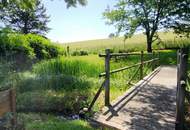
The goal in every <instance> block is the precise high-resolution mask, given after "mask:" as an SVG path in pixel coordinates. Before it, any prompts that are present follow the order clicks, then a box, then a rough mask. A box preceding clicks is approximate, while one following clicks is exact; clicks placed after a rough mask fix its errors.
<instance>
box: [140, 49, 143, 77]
mask: <svg viewBox="0 0 190 130" xmlns="http://www.w3.org/2000/svg"><path fill="white" fill-rule="evenodd" d="M143 64H144V63H143V51H141V64H140V79H142V78H143Z"/></svg>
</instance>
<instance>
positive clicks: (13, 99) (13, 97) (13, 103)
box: [10, 89, 17, 127]
mask: <svg viewBox="0 0 190 130" xmlns="http://www.w3.org/2000/svg"><path fill="white" fill-rule="evenodd" d="M10 100H11V112H12V114H13V118H12V125H13V126H14V127H16V124H17V120H16V89H11V90H10Z"/></svg>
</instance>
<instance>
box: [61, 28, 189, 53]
mask: <svg viewBox="0 0 190 130" xmlns="http://www.w3.org/2000/svg"><path fill="white" fill-rule="evenodd" d="M159 35H160V38H161V40H162V41H163V42H162V43H161V44H159V45H158V44H157V43H156V42H155V43H154V44H153V48H165V47H166V48H167V47H175V46H177V45H178V43H179V42H180V46H181V43H182V44H183V43H184V39H182V38H180V37H177V35H175V34H174V33H172V32H167V33H166V32H160V33H159ZM182 41H183V42H182ZM176 43H177V44H176ZM185 43H187V39H185ZM188 44H190V42H189V40H188ZM64 46H65V47H66V46H69V47H70V50H71V52H73V51H76V50H78V51H80V50H85V51H88V52H91V53H99V52H102V51H104V50H105V49H106V48H110V49H113V51H116V52H118V51H119V50H126V51H139V50H146V37H145V35H143V34H138V35H134V36H133V37H132V38H129V39H126V40H125V41H124V38H123V37H118V38H109V39H98V40H89V41H80V42H72V43H67V44H64Z"/></svg>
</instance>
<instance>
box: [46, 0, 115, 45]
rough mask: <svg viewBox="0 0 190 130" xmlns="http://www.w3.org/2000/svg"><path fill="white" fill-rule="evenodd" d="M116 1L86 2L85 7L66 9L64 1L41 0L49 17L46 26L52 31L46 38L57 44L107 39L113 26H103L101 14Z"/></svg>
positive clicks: (89, 0)
mask: <svg viewBox="0 0 190 130" xmlns="http://www.w3.org/2000/svg"><path fill="white" fill-rule="evenodd" d="M116 2H117V1H116V0H88V5H87V6H85V7H81V6H77V8H69V9H67V8H66V5H65V3H64V0H53V1H52V0H43V3H44V4H45V7H46V8H47V14H49V15H50V17H51V18H50V20H51V22H50V23H49V24H48V26H49V27H50V28H51V29H52V30H51V31H50V32H49V33H48V34H47V37H48V38H50V39H51V40H53V41H58V42H74V41H82V40H91V39H101V38H107V37H108V35H109V34H110V33H111V32H115V29H114V27H113V26H108V25H106V24H105V19H103V16H102V13H103V12H104V11H105V9H106V8H107V6H108V5H109V6H113V5H114V4H115V3H116Z"/></svg>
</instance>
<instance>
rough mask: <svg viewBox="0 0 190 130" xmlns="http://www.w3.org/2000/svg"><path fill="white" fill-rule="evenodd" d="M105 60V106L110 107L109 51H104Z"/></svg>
mask: <svg viewBox="0 0 190 130" xmlns="http://www.w3.org/2000/svg"><path fill="white" fill-rule="evenodd" d="M105 52H106V58H105V106H109V105H110V49H106V51H105Z"/></svg>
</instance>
